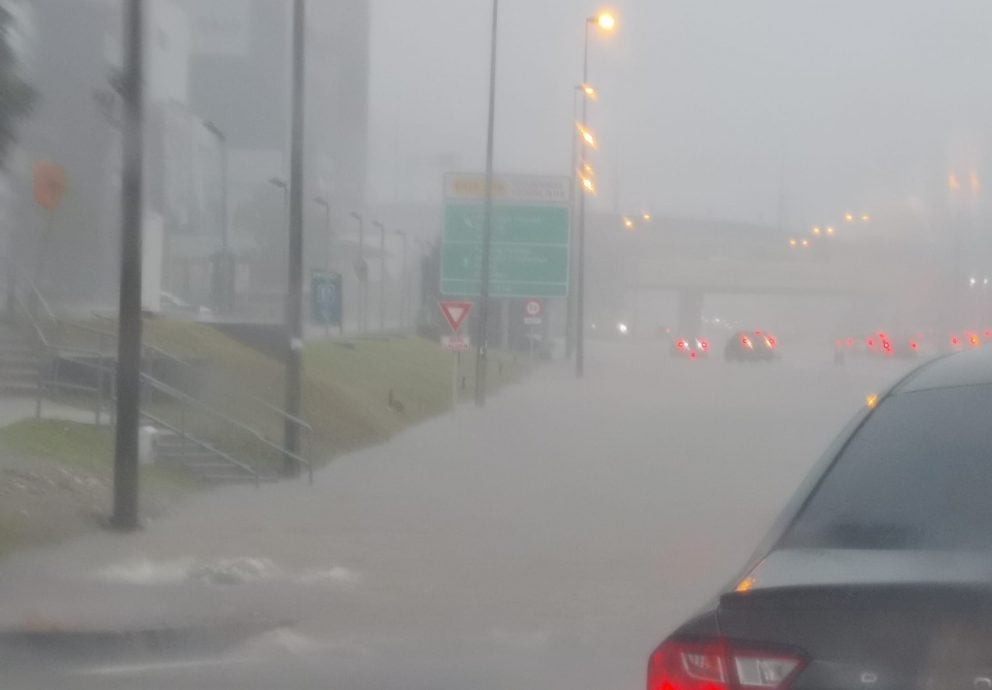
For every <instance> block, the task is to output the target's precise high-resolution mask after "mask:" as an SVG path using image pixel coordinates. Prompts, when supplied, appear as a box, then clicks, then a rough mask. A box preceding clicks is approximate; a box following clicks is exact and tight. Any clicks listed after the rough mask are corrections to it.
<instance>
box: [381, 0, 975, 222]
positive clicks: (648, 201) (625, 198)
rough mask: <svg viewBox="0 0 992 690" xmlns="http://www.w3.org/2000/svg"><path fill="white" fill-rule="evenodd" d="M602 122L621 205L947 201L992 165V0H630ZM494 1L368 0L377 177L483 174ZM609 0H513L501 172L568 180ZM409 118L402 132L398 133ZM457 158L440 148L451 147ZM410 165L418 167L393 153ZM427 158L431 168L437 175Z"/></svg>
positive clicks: (792, 210)
mask: <svg viewBox="0 0 992 690" xmlns="http://www.w3.org/2000/svg"><path fill="white" fill-rule="evenodd" d="M612 6H613V7H614V8H615V9H616V10H617V11H618V12H619V14H620V17H621V24H620V30H619V32H618V33H617V34H616V35H615V36H613V37H611V38H609V39H602V38H597V39H596V40H594V41H593V44H592V46H591V51H590V69H591V77H590V79H591V81H593V82H594V83H595V84H596V85H597V87H598V88H599V89H600V91H601V93H602V98H601V100H600V102H599V103H597V104H594V105H593V106H592V109H591V116H590V122H591V124H592V127H593V128H594V130H595V131H596V132H597V133H598V135H599V136H600V138H601V140H602V147H601V150H600V151H599V152H598V153H596V154H595V157H594V163H595V165H596V167H597V169H598V171H599V176H600V185H601V194H600V198H599V200H598V201H597V203H599V204H601V205H603V206H605V207H610V206H612V205H613V202H614V198H615V189H614V188H613V187H614V185H613V181H614V178H615V177H618V178H619V181H620V193H619V199H620V207H621V210H629V211H637V210H639V208H641V207H644V208H649V209H651V210H654V211H656V212H658V213H671V214H688V215H704V214H710V215H714V216H725V217H732V218H739V219H742V220H759V219H765V220H767V221H774V220H775V218H776V217H777V214H778V205H779V187H780V179H783V178H784V180H785V189H786V191H787V197H788V204H787V208H788V214H789V216H790V218H791V219H792V220H793V221H794V222H803V223H805V222H807V221H810V222H812V221H814V220H815V219H817V218H820V217H823V218H824V220H830V219H832V218H834V217H836V216H838V215H839V214H841V213H843V211H845V210H848V209H850V210H854V211H860V210H864V211H872V212H874V213H875V214H876V215H878V214H879V213H882V214H885V213H888V214H889V215H891V216H893V217H894V216H895V215H896V214H897V213H902V212H905V209H907V208H910V207H912V208H915V209H917V210H920V209H921V208H922V209H923V210H926V211H927V212H931V211H932V208H931V207H932V206H933V204H934V202H935V200H936V201H939V200H942V199H943V198H944V196H943V195H944V186H945V181H946V177H947V174H948V172H949V171H950V170H952V169H953V170H961V171H963V173H962V174H964V175H965V176H967V175H968V171H970V169H971V168H975V170H976V172H977V173H978V174H979V176H980V177H981V178H984V177H985V173H984V170H985V168H986V165H987V164H986V161H985V155H984V154H985V150H986V143H985V137H984V136H983V135H981V134H980V133H981V131H982V128H983V126H984V124H985V123H987V122H989V121H990V117H989V116H990V115H992V112H990V111H992V98H990V96H989V89H988V88H987V87H986V86H984V82H985V73H986V71H987V66H988V65H989V64H992V42H989V41H988V38H987V35H988V27H989V26H992V5H990V4H989V3H987V2H982V1H979V0H953V1H952V2H937V1H929V2H922V1H920V0H870V1H865V0H861V1H854V0H833V1H832V2H813V1H809V0H748V1H747V2H741V1H740V0H706V1H705V2H700V1H693V2H690V1H688V0H679V1H675V0H672V1H668V0H665V1H662V0H616V1H615V2H613V3H612ZM490 7H491V4H490V0H419V1H418V2H416V3H413V2H409V0H373V48H372V109H373V112H372V118H373V122H372V168H371V170H372V189H371V192H372V194H373V195H375V196H376V197H378V198H379V199H391V198H393V197H394V196H397V195H398V196H399V197H400V198H422V199H424V200H429V199H430V198H431V197H432V196H433V195H435V194H436V193H437V192H438V190H439V184H438V183H437V181H436V179H437V173H436V170H437V169H439V168H443V167H450V166H452V165H454V167H461V168H466V169H471V168H475V169H478V168H481V166H482V163H483V155H484V143H485V142H484V134H485V131H484V128H485V115H486V79H487V76H488V21H489V11H490ZM597 7H598V5H597V4H596V3H594V2H589V3H585V2H579V1H578V0H502V2H501V26H500V31H501V33H500V50H501V57H500V60H499V96H498V99H499V100H498V103H499V105H498V115H497V127H498V129H497V142H496V143H497V155H496V161H497V167H498V168H500V169H502V170H506V171H521V172H546V173H559V172H560V173H562V174H565V173H567V171H568V168H569V164H568V161H569V151H570V149H569V146H570V139H569V136H570V130H569V122H570V120H571V110H572V93H571V87H572V86H573V85H574V84H575V83H577V82H578V81H579V79H580V70H581V48H582V42H581V41H582V26H583V23H582V20H583V18H584V17H585V16H587V15H590V14H592V13H594V12H595V10H596V9H597ZM397 131H398V132H399V134H398V135H396V134H394V132H397ZM445 154H455V156H454V157H452V158H451V159H449V160H446V161H443V162H438V157H439V156H441V155H445ZM394 159H395V160H400V161H404V163H403V164H402V165H407V166H410V167H408V168H407V169H405V170H404V169H403V167H402V165H401V167H399V168H396V167H394V165H393V163H392V161H393V160H394ZM429 166H433V168H434V169H433V170H432V169H430V167H429ZM397 171H398V174H397Z"/></svg>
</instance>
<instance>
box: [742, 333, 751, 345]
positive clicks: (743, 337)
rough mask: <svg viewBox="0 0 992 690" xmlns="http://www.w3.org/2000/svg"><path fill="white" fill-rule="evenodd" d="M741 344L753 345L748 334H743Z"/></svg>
mask: <svg viewBox="0 0 992 690" xmlns="http://www.w3.org/2000/svg"><path fill="white" fill-rule="evenodd" d="M741 345H743V346H744V347H746V348H751V347H752V345H751V339H750V338H748V337H747V336H746V335H742V336H741Z"/></svg>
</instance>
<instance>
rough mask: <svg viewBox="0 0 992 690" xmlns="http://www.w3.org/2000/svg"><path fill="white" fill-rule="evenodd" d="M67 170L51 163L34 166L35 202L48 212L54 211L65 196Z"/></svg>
mask: <svg viewBox="0 0 992 690" xmlns="http://www.w3.org/2000/svg"><path fill="white" fill-rule="evenodd" d="M65 190H66V179H65V168H63V167H62V166H61V165H57V164H55V163H52V162H51V161H38V162H37V163H35V165H34V200H35V202H37V204H38V205H39V206H41V207H42V208H43V209H46V210H48V211H54V210H55V209H57V208H58V207H59V204H60V203H61V202H62V197H63V196H65Z"/></svg>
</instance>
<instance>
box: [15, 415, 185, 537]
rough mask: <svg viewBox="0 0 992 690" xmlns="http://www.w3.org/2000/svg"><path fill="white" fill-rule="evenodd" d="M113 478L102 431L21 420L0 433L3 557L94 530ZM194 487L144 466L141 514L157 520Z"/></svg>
mask: <svg viewBox="0 0 992 690" xmlns="http://www.w3.org/2000/svg"><path fill="white" fill-rule="evenodd" d="M112 472H113V438H112V434H111V431H110V429H108V428H107V427H96V426H93V425H91V424H79V423H75V422H66V421H61V420H55V419H41V420H36V419H26V420H23V421H20V422H16V423H14V424H11V425H10V426H6V427H3V428H0V556H2V555H4V554H5V553H6V552H8V551H10V550H12V549H14V548H18V547H22V546H30V545H33V544H40V543H48V542H54V541H59V540H61V539H64V538H66V537H70V536H73V535H76V534H79V533H81V532H83V531H86V530H88V529H92V528H93V527H94V526H95V525H96V524H97V523H98V522H99V521H100V520H101V519H103V518H104V517H105V516H106V514H107V512H106V511H107V507H108V506H109V505H110V495H111V486H112V483H111V477H112ZM197 486H198V484H197V483H196V482H195V481H194V480H193V479H191V478H190V477H189V476H188V475H185V474H182V473H179V472H176V471H174V470H170V469H168V468H163V467H158V466H149V467H146V468H143V470H142V479H141V493H142V497H141V500H142V505H143V506H144V512H145V513H146V514H147V515H152V516H154V515H156V514H158V513H160V512H161V511H162V510H163V509H164V507H165V506H167V505H169V504H171V503H173V502H174V501H175V499H176V498H177V497H179V496H180V495H182V494H184V493H186V492H188V491H189V490H191V489H193V488H195V487H197Z"/></svg>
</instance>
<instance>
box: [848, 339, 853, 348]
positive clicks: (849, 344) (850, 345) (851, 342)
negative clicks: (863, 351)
mask: <svg viewBox="0 0 992 690" xmlns="http://www.w3.org/2000/svg"><path fill="white" fill-rule="evenodd" d="M847 346H848V347H854V338H848V339H847Z"/></svg>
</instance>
